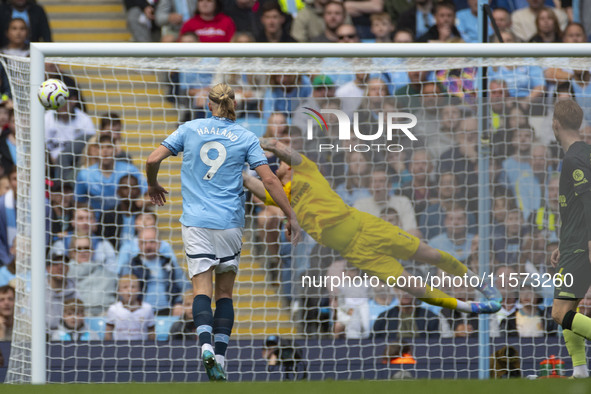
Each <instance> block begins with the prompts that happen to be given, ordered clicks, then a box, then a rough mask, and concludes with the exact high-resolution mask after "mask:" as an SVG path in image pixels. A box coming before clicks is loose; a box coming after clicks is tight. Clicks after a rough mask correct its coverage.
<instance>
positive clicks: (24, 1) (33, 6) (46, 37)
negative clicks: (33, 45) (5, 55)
mask: <svg viewBox="0 0 591 394" xmlns="http://www.w3.org/2000/svg"><path fill="white" fill-rule="evenodd" d="M14 18H21V19H23V20H24V21H25V22H26V23H27V26H28V27H29V30H30V32H29V33H30V35H29V37H28V41H30V42H38V41H44V42H51V41H52V39H51V29H50V27H49V21H48V20H47V15H46V14H45V10H44V9H43V7H42V6H40V5H39V4H37V3H36V2H35V1H32V0H8V1H7V2H6V4H2V5H0V26H2V27H3V29H6V28H8V26H9V21H10V20H11V19H14ZM6 44H7V38H6V36H5V35H4V34H2V42H1V45H0V46H1V47H5V46H6Z"/></svg>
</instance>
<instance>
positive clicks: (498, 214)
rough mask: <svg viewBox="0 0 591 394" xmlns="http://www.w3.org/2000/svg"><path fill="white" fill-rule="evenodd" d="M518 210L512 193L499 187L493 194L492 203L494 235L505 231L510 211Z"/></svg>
mask: <svg viewBox="0 0 591 394" xmlns="http://www.w3.org/2000/svg"><path fill="white" fill-rule="evenodd" d="M513 210H517V204H516V203H515V199H514V198H513V196H512V195H511V193H510V192H509V191H508V190H507V189H505V188H504V187H498V188H496V189H495V190H494V193H493V203H492V224H493V227H494V229H493V233H496V232H497V230H498V229H500V230H499V231H501V232H502V231H505V230H504V225H505V224H504V223H505V220H507V214H508V213H509V211H513Z"/></svg>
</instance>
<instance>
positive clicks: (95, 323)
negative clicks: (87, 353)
mask: <svg viewBox="0 0 591 394" xmlns="http://www.w3.org/2000/svg"><path fill="white" fill-rule="evenodd" d="M105 326H106V323H105V318H104V317H87V318H86V327H88V328H89V329H90V330H91V331H95V332H96V333H97V334H98V336H99V339H100V340H103V339H104V338H105Z"/></svg>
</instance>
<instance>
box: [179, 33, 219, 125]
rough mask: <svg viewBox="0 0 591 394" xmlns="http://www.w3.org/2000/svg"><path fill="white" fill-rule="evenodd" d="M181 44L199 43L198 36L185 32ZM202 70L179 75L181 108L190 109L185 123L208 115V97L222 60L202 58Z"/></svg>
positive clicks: (181, 72) (182, 70)
mask: <svg viewBox="0 0 591 394" xmlns="http://www.w3.org/2000/svg"><path fill="white" fill-rule="evenodd" d="M180 41H181V42H199V38H198V37H197V34H195V33H194V32H191V31H189V32H185V33H183V34H182V35H181V37H180ZM199 62H200V66H201V67H200V69H199V71H195V70H194V69H190V70H187V69H184V68H182V69H180V71H179V73H178V87H177V88H176V89H178V94H179V95H180V96H181V98H180V101H181V102H180V106H181V107H188V108H190V110H189V113H188V114H187V115H186V118H185V119H183V120H184V121H185V120H186V121H188V120H192V119H196V118H204V117H206V115H207V111H208V109H207V95H208V93H209V88H210V86H212V80H213V76H214V73H215V71H216V67H217V66H218V65H219V62H220V59H217V58H208V57H206V58H202V59H199Z"/></svg>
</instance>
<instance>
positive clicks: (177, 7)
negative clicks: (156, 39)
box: [154, 0, 198, 42]
mask: <svg viewBox="0 0 591 394" xmlns="http://www.w3.org/2000/svg"><path fill="white" fill-rule="evenodd" d="M197 2H198V0H180V1H177V0H159V1H158V4H157V5H156V11H155V14H154V21H155V22H156V25H158V26H159V27H160V28H161V31H160V40H161V41H162V42H174V41H176V40H177V38H178V36H179V33H180V31H181V27H182V26H183V24H184V23H185V22H187V21H188V20H189V19H191V17H192V16H193V15H195V11H196V10H197Z"/></svg>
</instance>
